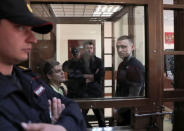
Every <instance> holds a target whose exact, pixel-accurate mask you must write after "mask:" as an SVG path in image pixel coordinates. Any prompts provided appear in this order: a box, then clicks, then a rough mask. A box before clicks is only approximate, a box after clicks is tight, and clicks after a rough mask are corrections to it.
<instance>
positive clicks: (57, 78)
mask: <svg viewBox="0 0 184 131" xmlns="http://www.w3.org/2000/svg"><path fill="white" fill-rule="evenodd" d="M43 72H44V75H45V80H46V81H47V82H48V84H49V85H50V86H51V87H52V89H53V90H54V91H55V92H57V93H59V94H61V95H64V96H66V95H67V86H66V80H65V75H64V72H63V70H62V66H61V64H60V63H59V62H58V61H49V62H46V63H45V65H44V67H43Z"/></svg>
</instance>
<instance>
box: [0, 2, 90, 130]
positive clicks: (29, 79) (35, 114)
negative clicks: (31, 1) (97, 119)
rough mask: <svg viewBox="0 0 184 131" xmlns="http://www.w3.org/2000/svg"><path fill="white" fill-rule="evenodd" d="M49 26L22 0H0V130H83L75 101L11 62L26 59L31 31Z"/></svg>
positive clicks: (31, 36) (30, 44)
mask: <svg viewBox="0 0 184 131" xmlns="http://www.w3.org/2000/svg"><path fill="white" fill-rule="evenodd" d="M51 29H52V24H51V23H49V22H46V21H43V20H41V19H39V18H36V17H35V16H33V15H32V14H31V13H30V11H29V9H28V8H27V6H26V2H25V1H24V0H1V4H0V47H1V48H0V130H1V131H20V130H26V131H33V130H34V131H66V130H67V131H86V125H85V122H84V120H83V116H82V114H81V111H80V108H79V107H78V105H77V104H76V103H75V102H73V101H72V100H70V99H67V98H65V97H63V96H62V95H59V94H58V93H56V92H54V91H53V90H52V89H51V88H50V87H49V86H48V85H47V84H46V83H44V82H43V81H42V80H41V79H39V77H37V76H36V75H35V74H34V73H32V72H31V71H30V70H28V69H26V70H25V69H20V68H18V67H16V66H15V64H18V63H20V62H22V61H25V60H27V59H28V56H29V53H30V51H31V48H32V44H35V43H37V39H36V38H35V36H34V34H33V32H32V31H34V32H37V33H42V34H44V33H48V32H50V31H51ZM49 99H50V100H51V103H50V104H49V103H48V100H49ZM62 104H64V105H65V106H62ZM62 107H64V108H62ZM49 109H50V110H49ZM58 116H59V117H58ZM53 118H54V120H53ZM52 123H53V124H52Z"/></svg>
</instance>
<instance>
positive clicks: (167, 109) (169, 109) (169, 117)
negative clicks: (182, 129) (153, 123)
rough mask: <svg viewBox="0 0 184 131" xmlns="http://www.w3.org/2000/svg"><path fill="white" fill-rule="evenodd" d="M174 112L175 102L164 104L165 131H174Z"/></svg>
mask: <svg viewBox="0 0 184 131" xmlns="http://www.w3.org/2000/svg"><path fill="white" fill-rule="evenodd" d="M173 110H174V103H173V102H165V103H164V113H165V115H164V122H163V126H164V131H172V128H173Z"/></svg>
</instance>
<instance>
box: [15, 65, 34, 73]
mask: <svg viewBox="0 0 184 131" xmlns="http://www.w3.org/2000/svg"><path fill="white" fill-rule="evenodd" d="M18 68H19V69H21V70H23V71H25V72H29V71H32V70H31V69H30V68H27V67H25V66H18Z"/></svg>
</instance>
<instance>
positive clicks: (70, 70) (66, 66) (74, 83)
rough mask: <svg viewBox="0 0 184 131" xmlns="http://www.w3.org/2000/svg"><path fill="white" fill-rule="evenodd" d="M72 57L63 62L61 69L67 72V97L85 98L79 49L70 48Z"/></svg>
mask: <svg viewBox="0 0 184 131" xmlns="http://www.w3.org/2000/svg"><path fill="white" fill-rule="evenodd" d="M71 53H72V58H71V59H69V60H67V61H65V62H64V63H63V66H62V68H63V70H64V71H65V72H67V74H68V84H67V87H68V94H67V97H69V98H86V96H87V94H86V91H85V78H84V77H83V74H82V71H81V67H82V65H81V64H82V63H81V60H80V50H79V49H78V48H72V49H71Z"/></svg>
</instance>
